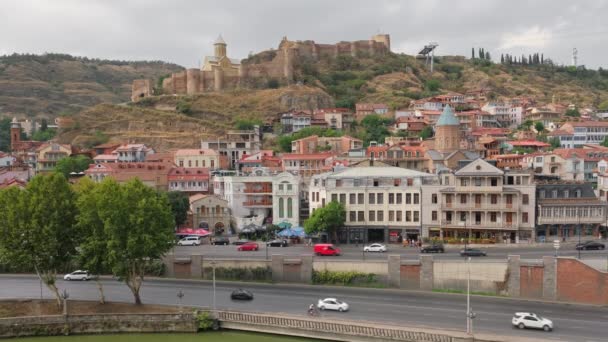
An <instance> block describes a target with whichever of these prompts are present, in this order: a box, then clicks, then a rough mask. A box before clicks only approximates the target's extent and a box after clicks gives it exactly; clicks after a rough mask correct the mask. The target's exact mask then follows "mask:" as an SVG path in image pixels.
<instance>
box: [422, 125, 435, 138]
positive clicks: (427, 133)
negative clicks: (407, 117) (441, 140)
mask: <svg viewBox="0 0 608 342" xmlns="http://www.w3.org/2000/svg"><path fill="white" fill-rule="evenodd" d="M432 136H433V128H432V127H431V126H426V127H424V128H423V129H422V131H420V138H422V139H428V138H430V137H432Z"/></svg>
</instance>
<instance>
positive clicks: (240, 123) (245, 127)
mask: <svg viewBox="0 0 608 342" xmlns="http://www.w3.org/2000/svg"><path fill="white" fill-rule="evenodd" d="M261 125H262V121H261V120H256V119H238V120H236V123H235V124H234V126H235V127H236V129H238V130H241V131H250V130H252V129H253V128H254V126H261Z"/></svg>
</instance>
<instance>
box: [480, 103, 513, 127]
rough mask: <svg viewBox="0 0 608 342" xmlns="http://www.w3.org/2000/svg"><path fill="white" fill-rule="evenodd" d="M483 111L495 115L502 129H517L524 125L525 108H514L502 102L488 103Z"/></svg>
mask: <svg viewBox="0 0 608 342" xmlns="http://www.w3.org/2000/svg"><path fill="white" fill-rule="evenodd" d="M481 109H482V110H483V111H485V112H487V113H489V114H492V115H494V117H495V118H496V121H498V122H499V123H500V127H505V128H515V127H517V126H519V125H521V123H522V117H523V108H522V107H520V106H512V105H510V104H507V103H500V102H488V103H486V104H485V105H484V106H483V107H481Z"/></svg>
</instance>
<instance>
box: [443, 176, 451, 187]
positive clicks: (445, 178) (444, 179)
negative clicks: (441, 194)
mask: <svg viewBox="0 0 608 342" xmlns="http://www.w3.org/2000/svg"><path fill="white" fill-rule="evenodd" d="M443 184H444V185H450V177H449V176H445V177H444V178H443Z"/></svg>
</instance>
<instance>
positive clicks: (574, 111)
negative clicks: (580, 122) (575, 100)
mask: <svg viewBox="0 0 608 342" xmlns="http://www.w3.org/2000/svg"><path fill="white" fill-rule="evenodd" d="M565 114H566V116H570V117H575V118H580V117H581V113H580V112H579V111H578V109H568V110H567V111H566V113H565Z"/></svg>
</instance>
